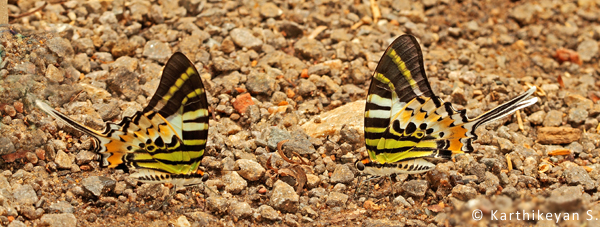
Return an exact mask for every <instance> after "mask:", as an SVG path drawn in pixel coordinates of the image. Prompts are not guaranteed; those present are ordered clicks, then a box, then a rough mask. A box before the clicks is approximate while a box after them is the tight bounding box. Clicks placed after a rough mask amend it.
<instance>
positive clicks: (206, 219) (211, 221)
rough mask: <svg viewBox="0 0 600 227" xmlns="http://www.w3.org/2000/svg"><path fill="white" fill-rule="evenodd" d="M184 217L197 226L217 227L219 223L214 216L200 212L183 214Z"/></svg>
mask: <svg viewBox="0 0 600 227" xmlns="http://www.w3.org/2000/svg"><path fill="white" fill-rule="evenodd" d="M185 216H187V217H188V218H190V219H192V220H194V221H195V222H196V223H197V224H199V226H217V225H218V223H219V220H218V219H217V218H216V217H215V216H213V215H211V214H208V213H206V212H202V211H195V212H190V213H185Z"/></svg>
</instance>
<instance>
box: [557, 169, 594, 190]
mask: <svg viewBox="0 0 600 227" xmlns="http://www.w3.org/2000/svg"><path fill="white" fill-rule="evenodd" d="M563 177H564V178H565V179H566V180H567V183H568V184H569V185H582V186H583V187H584V189H585V190H586V191H589V190H593V189H594V188H596V182H595V181H593V180H592V178H590V175H589V174H588V172H587V171H586V170H585V169H584V168H583V167H581V166H572V167H570V168H568V169H566V170H565V171H564V172H563Z"/></svg>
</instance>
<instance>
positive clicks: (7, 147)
mask: <svg viewBox="0 0 600 227" xmlns="http://www.w3.org/2000/svg"><path fill="white" fill-rule="evenodd" d="M15 151H16V149H15V145H14V144H13V143H12V141H10V139H9V138H6V137H0V155H5V154H10V153H14V152H15Z"/></svg>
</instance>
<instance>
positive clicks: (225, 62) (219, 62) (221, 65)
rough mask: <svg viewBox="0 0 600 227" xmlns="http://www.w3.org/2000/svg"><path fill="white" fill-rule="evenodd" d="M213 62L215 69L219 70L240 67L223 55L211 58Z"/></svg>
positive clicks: (233, 69) (223, 70)
mask: <svg viewBox="0 0 600 227" xmlns="http://www.w3.org/2000/svg"><path fill="white" fill-rule="evenodd" d="M213 62H214V66H215V69H216V70H217V71H220V72H228V71H235V70H239V69H240V65H239V64H237V63H236V62H234V61H232V60H230V59H225V58H223V57H216V58H214V59H213Z"/></svg>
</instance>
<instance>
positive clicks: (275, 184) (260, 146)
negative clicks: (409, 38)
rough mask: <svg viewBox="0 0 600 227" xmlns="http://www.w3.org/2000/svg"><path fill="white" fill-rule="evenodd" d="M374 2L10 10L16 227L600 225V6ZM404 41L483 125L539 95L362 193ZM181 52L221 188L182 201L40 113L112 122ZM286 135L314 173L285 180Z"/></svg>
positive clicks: (5, 122) (6, 120)
mask: <svg viewBox="0 0 600 227" xmlns="http://www.w3.org/2000/svg"><path fill="white" fill-rule="evenodd" d="M373 2H376V7H375V8H373V7H372V5H371V1H366V0H365V1H339V0H323V1H316V2H312V1H299V0H290V1H275V3H267V2H266V1H253V0H249V1H242V2H241V3H240V2H238V1H219V0H208V1H206V0H180V1H154V0H153V1H148V0H137V1H132V2H129V1H123V0H112V1H98V0H90V1H62V2H58V1H49V2H43V1H33V0H20V1H16V0H8V3H9V11H10V12H9V13H10V14H11V17H10V18H11V20H12V21H11V24H10V25H9V26H4V27H0V44H1V45H0V115H1V122H0V154H1V155H2V160H1V163H0V167H1V169H2V172H1V174H0V223H1V224H2V225H8V226H36V225H37V226H46V225H48V226H75V225H77V226H107V225H110V226H166V225H168V224H172V225H174V226H205V225H210V226H218V225H225V226H247V225H276V226H311V225H315V226H325V225H350V226H354V225H356V226H404V225H408V226H455V225H467V226H470V225H481V226H485V225H515V226H521V225H528V226H531V225H536V226H556V225H560V226H580V225H588V226H595V225H597V224H599V223H598V221H597V220H595V219H596V218H600V205H599V204H598V202H597V201H598V199H599V197H600V193H598V192H599V191H600V188H599V187H600V164H599V163H598V161H599V158H600V135H599V134H598V130H599V124H598V121H599V120H600V104H597V103H596V102H597V101H598V100H600V90H599V89H598V86H600V81H598V80H597V79H598V77H599V73H600V71H599V68H600V65H599V64H598V59H599V55H598V45H599V40H600V24H599V22H600V18H599V17H598V15H600V8H599V7H600V1H598V0H595V1H594V0H578V1H566V0H556V1H540V2H537V1H535V2H529V1H508V0H496V1H472V0H464V1H453V0H423V1H413V0H376V1H373ZM404 33H411V34H413V35H415V36H416V37H417V38H418V39H419V40H420V42H421V44H422V46H423V52H424V55H425V65H426V67H425V68H426V70H427V73H428V75H429V81H430V82H431V85H432V88H433V89H434V91H435V93H436V94H438V95H439V96H440V97H441V98H442V99H444V100H445V101H450V102H452V103H453V104H454V105H455V107H457V108H458V109H462V108H466V109H468V110H469V112H468V115H469V116H470V117H475V116H477V115H479V114H481V113H483V112H485V111H486V110H489V109H491V108H493V107H495V106H496V105H498V104H500V103H502V102H504V101H507V100H509V99H510V98H511V97H514V96H516V95H517V94H519V93H521V92H523V91H525V90H526V89H527V88H528V86H530V85H535V86H537V87H538V88H539V90H538V91H537V92H536V94H535V96H537V97H539V98H540V99H541V100H540V101H539V102H538V103H537V104H535V105H533V106H531V107H529V108H526V109H524V110H523V111H520V112H519V114H514V115H513V116H511V117H506V118H505V119H503V120H499V121H497V122H494V123H492V124H490V125H487V126H486V127H482V128H480V129H478V131H477V132H478V134H479V139H478V140H477V141H476V142H475V145H474V146H475V148H476V152H474V153H472V154H465V155H456V156H455V157H454V158H453V160H452V161H440V162H439V163H438V164H437V167H436V168H435V169H434V170H432V171H430V172H428V173H426V174H420V175H397V176H392V177H391V178H384V179H379V180H374V181H371V182H370V183H361V181H362V180H359V177H358V176H357V171H356V169H355V168H354V167H353V162H354V161H355V160H357V159H359V158H364V157H366V150H365V148H364V140H363V139H362V134H363V132H362V113H363V108H364V99H365V96H366V89H367V87H368V84H369V83H370V76H371V73H372V72H373V70H374V69H375V67H376V65H377V62H378V61H379V58H380V56H381V54H382V53H383V51H384V50H385V48H386V47H387V46H388V45H389V43H391V41H392V40H393V39H394V38H395V37H397V36H399V35H401V34H404ZM176 51H181V52H183V53H184V54H186V55H187V56H188V57H189V58H190V59H191V60H192V61H193V62H195V64H196V67H197V68H198V69H199V71H200V73H201V77H202V78H203V80H204V84H205V87H206V88H207V90H208V101H209V103H210V104H211V112H212V113H213V118H212V119H211V120H210V125H211V126H210V132H209V139H208V144H207V155H206V157H205V158H204V159H203V161H202V166H203V168H205V169H206V170H207V171H208V172H209V173H210V174H211V177H210V179H209V180H208V181H207V182H206V185H200V186H196V187H191V188H187V189H185V190H179V191H177V192H173V191H174V189H171V188H170V187H169V185H150V184H142V183H138V182H136V181H135V180H132V179H130V178H128V177H127V176H128V173H124V172H123V171H122V170H114V169H102V168H100V167H99V166H98V163H97V162H96V161H95V154H94V153H92V152H90V150H91V148H92V143H91V141H90V138H89V137H88V136H86V135H83V134H82V133H81V132H77V131H75V130H74V129H72V128H70V127H67V126H65V125H64V124H63V123H62V122H58V121H55V120H54V119H52V118H51V117H49V116H47V115H45V114H44V113H42V112H41V111H40V110H39V109H37V108H35V106H34V105H33V103H34V100H35V99H43V100H45V101H47V102H49V103H50V105H52V106H54V107H58V108H59V109H60V111H61V112H63V113H66V114H67V115H69V116H71V117H73V118H74V119H76V120H78V121H80V122H84V123H85V124H86V125H88V126H90V127H92V128H96V129H102V128H103V126H104V123H103V122H104V121H118V120H120V119H121V118H122V117H124V116H130V115H132V114H133V113H135V112H136V111H139V110H141V109H142V108H143V106H145V105H146V103H147V101H148V100H149V99H150V98H151V96H152V94H153V93H154V91H155V89H156V87H157V86H158V83H159V80H160V78H159V77H160V72H161V68H162V66H163V65H164V63H165V62H166V60H167V59H168V58H169V57H170V56H171V54H172V53H174V52H176ZM328 135H329V136H328ZM327 136H328V137H327ZM283 140H288V141H287V143H285V145H284V147H283V151H284V153H286V154H288V155H289V154H290V153H291V152H296V153H298V154H300V155H301V156H302V157H303V158H304V159H305V160H307V161H309V162H310V163H309V164H308V165H303V166H302V167H301V168H303V169H302V170H303V171H304V172H306V175H305V176H306V177H305V179H303V177H300V176H304V175H303V174H298V175H293V174H292V175H289V174H288V176H285V175H286V174H285V173H289V171H291V170H297V166H298V165H291V164H289V163H287V162H286V161H284V160H283V158H282V157H281V156H280V155H279V154H277V153H276V152H274V151H275V150H276V149H277V144H278V143H279V142H281V141H283ZM269 157H270V158H269ZM267 163H269V164H267ZM269 166H271V167H272V168H274V169H278V171H277V172H279V174H275V172H276V171H275V170H271V169H270V168H269ZM286 171H288V172H286ZM361 179H362V178H361ZM302 182H304V183H305V184H304V185H303V187H299V186H298V184H300V183H302ZM357 185H360V186H361V190H357ZM206 187H211V188H213V189H214V190H215V191H216V193H214V192H211V190H207V188H206ZM476 210H480V211H481V213H480V214H482V215H483V218H482V220H474V219H473V216H472V215H473V214H474V211H476ZM517 212H519V213H517ZM523 212H525V213H527V216H525V215H524V214H523ZM538 213H542V214H543V215H542V216H538ZM547 213H551V215H552V216H551V218H548V217H549V216H546V214H547ZM502 214H504V215H505V216H504V219H503V218H502ZM511 214H512V216H510V215H511ZM558 214H561V216H560V217H558V216H556V215H558ZM518 215H520V216H518ZM576 215H577V216H576ZM526 217H527V218H526ZM540 217H541V218H540ZM565 218H568V219H569V220H565ZM148 223H150V224H148Z"/></svg>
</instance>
